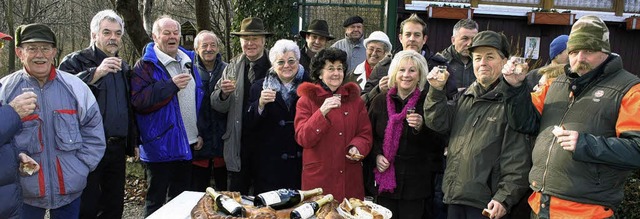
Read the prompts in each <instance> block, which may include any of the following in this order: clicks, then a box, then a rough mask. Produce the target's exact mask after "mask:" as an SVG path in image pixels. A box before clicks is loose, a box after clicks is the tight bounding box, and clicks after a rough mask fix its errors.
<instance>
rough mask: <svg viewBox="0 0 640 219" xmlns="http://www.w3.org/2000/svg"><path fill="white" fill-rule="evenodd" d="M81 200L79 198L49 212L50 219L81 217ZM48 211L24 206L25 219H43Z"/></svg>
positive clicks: (23, 214) (23, 216)
mask: <svg viewBox="0 0 640 219" xmlns="http://www.w3.org/2000/svg"><path fill="white" fill-rule="evenodd" d="M80 199H81V198H77V199H76V200H73V201H72V202H71V203H69V204H67V205H64V206H62V207H59V208H56V209H50V210H49V218H50V219H69V218H78V217H79V216H80ZM46 212H47V209H44V208H39V207H35V206H31V205H28V204H24V205H23V207H22V218H23V219H43V218H44V215H45V213H46Z"/></svg>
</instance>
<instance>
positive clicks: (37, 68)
mask: <svg viewBox="0 0 640 219" xmlns="http://www.w3.org/2000/svg"><path fill="white" fill-rule="evenodd" d="M15 51H16V55H17V56H18V57H19V58H20V61H21V62H22V65H23V66H24V69H25V70H26V71H27V73H29V75H31V76H33V77H34V78H36V79H38V81H40V84H44V83H45V82H47V78H48V77H49V73H50V72H51V68H52V67H53V58H54V57H56V54H57V52H58V51H57V50H56V48H54V47H53V44H51V43H23V44H22V45H20V47H17V48H16V50H15Z"/></svg>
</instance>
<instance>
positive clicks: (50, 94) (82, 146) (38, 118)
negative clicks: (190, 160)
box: [0, 24, 105, 218]
mask: <svg viewBox="0 0 640 219" xmlns="http://www.w3.org/2000/svg"><path fill="white" fill-rule="evenodd" d="M15 37H16V40H15V41H16V42H15V44H16V49H15V52H16V55H17V56H18V57H19V58H20V61H21V62H22V65H23V66H24V68H23V69H21V70H18V71H16V72H14V73H12V74H10V75H7V76H5V77H4V78H2V79H0V83H2V85H3V86H2V88H0V100H1V101H0V102H1V103H2V104H5V103H7V102H8V101H11V100H14V98H19V97H20V96H21V95H25V93H26V94H32V95H33V96H31V97H35V96H37V102H36V109H35V111H33V113H31V114H29V115H28V116H25V117H23V118H22V128H21V129H20V131H18V132H17V134H16V135H15V136H14V137H13V140H12V143H13V145H14V147H16V149H17V151H20V152H22V153H25V154H27V155H29V156H31V157H33V159H34V160H35V161H37V162H38V164H39V165H40V166H41V167H42V168H41V169H40V170H41V171H39V172H37V173H35V174H33V175H30V174H22V176H21V178H20V182H21V186H22V195H23V197H24V204H25V205H24V206H23V209H22V214H21V218H44V215H45V212H46V211H47V209H49V214H50V216H51V218H78V216H79V212H80V195H81V194H82V190H83V189H84V187H85V185H86V182H87V176H88V174H89V172H91V171H93V170H94V169H95V168H96V166H98V163H99V162H100V159H101V158H102V156H103V154H104V151H105V139H104V128H103V126H102V116H101V115H100V109H99V107H98V103H97V102H96V99H95V98H94V97H93V94H91V90H90V89H89V87H87V85H86V84H85V83H84V82H82V80H80V79H78V78H77V77H75V76H73V75H71V74H69V73H67V72H64V71H60V70H57V69H55V68H54V66H53V60H54V58H55V57H56V53H57V51H58V50H57V49H56V42H57V41H56V37H55V34H54V33H53V31H52V30H51V29H50V28H49V27H48V26H46V25H43V24H27V25H21V26H19V27H18V28H17V29H16V34H15ZM3 196H4V195H3Z"/></svg>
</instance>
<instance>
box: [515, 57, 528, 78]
mask: <svg viewBox="0 0 640 219" xmlns="http://www.w3.org/2000/svg"><path fill="white" fill-rule="evenodd" d="M526 63H527V59H525V58H524V57H516V58H515V60H514V61H513V64H514V65H515V66H516V69H515V70H513V73H515V74H522V73H524V64H526Z"/></svg>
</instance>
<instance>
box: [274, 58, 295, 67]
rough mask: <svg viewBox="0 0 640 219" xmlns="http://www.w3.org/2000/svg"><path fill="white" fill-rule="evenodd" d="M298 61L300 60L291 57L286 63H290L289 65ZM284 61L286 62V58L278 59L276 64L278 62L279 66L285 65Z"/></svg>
mask: <svg viewBox="0 0 640 219" xmlns="http://www.w3.org/2000/svg"><path fill="white" fill-rule="evenodd" d="M296 62H298V60H295V59H289V60H287V62H286V63H287V64H289V65H295V64H296ZM284 63H285V61H284V60H278V61H277V62H276V64H277V65H278V66H283V65H284Z"/></svg>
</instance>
